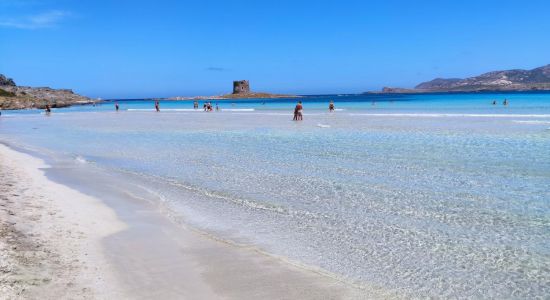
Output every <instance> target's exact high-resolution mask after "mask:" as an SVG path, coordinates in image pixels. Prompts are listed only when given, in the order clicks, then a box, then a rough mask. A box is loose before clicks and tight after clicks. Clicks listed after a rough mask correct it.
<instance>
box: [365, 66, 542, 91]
mask: <svg viewBox="0 0 550 300" xmlns="http://www.w3.org/2000/svg"><path fill="white" fill-rule="evenodd" d="M512 91H550V65H546V66H543V67H539V68H535V69H532V70H520V69H515V70H506V71H493V72H489V73H485V74H482V75H479V76H475V77H469V78H465V79H460V78H436V79H434V80H431V81H427V82H422V83H420V84H419V85H417V86H415V87H414V89H406V88H393V87H384V88H383V89H382V91H381V92H367V93H395V94H399V93H403V94H405V93H445V92H447V93H453V92H512Z"/></svg>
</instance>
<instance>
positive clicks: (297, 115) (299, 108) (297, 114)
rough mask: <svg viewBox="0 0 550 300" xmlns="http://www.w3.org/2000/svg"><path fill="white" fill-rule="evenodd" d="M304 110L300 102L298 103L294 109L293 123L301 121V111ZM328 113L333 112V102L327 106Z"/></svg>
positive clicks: (302, 118)
mask: <svg viewBox="0 0 550 300" xmlns="http://www.w3.org/2000/svg"><path fill="white" fill-rule="evenodd" d="M303 109H304V107H303V105H302V101H298V104H296V106H295V107H294V118H293V119H292V120H293V121H303V120H304V115H303V114H302V110H303ZM328 111H329V112H334V101H332V100H331V101H330V102H329V104H328Z"/></svg>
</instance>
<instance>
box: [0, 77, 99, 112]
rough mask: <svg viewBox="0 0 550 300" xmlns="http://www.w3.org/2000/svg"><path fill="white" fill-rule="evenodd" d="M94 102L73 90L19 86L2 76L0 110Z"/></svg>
mask: <svg viewBox="0 0 550 300" xmlns="http://www.w3.org/2000/svg"><path fill="white" fill-rule="evenodd" d="M92 102H93V100H92V99H90V98H88V97H85V96H81V95H78V94H75V93H74V92H73V91H72V90H68V89H52V88H49V87H37V88H34V87H28V86H17V85H15V83H14V82H13V80H12V79H9V78H6V77H5V76H4V75H0V109H25V108H44V107H45V106H46V105H49V106H50V107H66V106H71V105H74V104H88V103H92Z"/></svg>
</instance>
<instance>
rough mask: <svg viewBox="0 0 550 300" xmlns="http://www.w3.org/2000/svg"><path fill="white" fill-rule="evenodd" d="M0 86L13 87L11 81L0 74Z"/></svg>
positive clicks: (13, 83) (13, 84)
mask: <svg viewBox="0 0 550 300" xmlns="http://www.w3.org/2000/svg"><path fill="white" fill-rule="evenodd" d="M0 86H15V82H14V81H13V79H11V78H8V77H6V76H4V75H2V74H0Z"/></svg>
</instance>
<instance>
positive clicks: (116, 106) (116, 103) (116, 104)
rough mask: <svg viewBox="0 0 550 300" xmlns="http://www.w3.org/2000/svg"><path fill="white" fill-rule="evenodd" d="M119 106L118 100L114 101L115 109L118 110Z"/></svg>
mask: <svg viewBox="0 0 550 300" xmlns="http://www.w3.org/2000/svg"><path fill="white" fill-rule="evenodd" d="M119 108H120V107H118V102H115V110H116V111H118V109H119Z"/></svg>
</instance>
